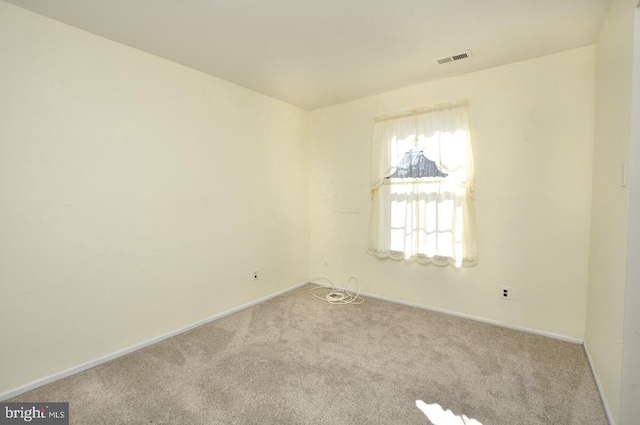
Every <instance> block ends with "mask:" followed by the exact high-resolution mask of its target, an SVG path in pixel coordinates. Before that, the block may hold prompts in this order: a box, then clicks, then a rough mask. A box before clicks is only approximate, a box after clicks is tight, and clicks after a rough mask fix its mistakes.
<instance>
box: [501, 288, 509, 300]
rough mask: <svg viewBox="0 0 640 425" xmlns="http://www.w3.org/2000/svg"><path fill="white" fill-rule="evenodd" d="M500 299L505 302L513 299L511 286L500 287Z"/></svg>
mask: <svg viewBox="0 0 640 425" xmlns="http://www.w3.org/2000/svg"><path fill="white" fill-rule="evenodd" d="M500 298H502V299H503V300H510V299H511V287H510V286H501V287H500Z"/></svg>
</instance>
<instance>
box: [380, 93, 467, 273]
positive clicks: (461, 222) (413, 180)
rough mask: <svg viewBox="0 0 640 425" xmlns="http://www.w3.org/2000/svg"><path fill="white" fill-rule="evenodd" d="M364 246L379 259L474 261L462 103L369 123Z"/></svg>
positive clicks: (464, 264)
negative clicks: (369, 201) (369, 175)
mask: <svg viewBox="0 0 640 425" xmlns="http://www.w3.org/2000/svg"><path fill="white" fill-rule="evenodd" d="M372 160H373V163H372V187H371V193H372V205H371V217H370V227H369V246H368V250H367V251H368V252H369V253H370V254H372V255H375V256H377V257H379V258H391V259H394V260H408V261H417V262H419V263H422V264H428V263H433V264H437V265H453V266H455V267H470V266H474V265H475V264H476V263H477V247H476V245H477V243H476V228H475V209H474V199H475V198H474V185H473V176H474V173H473V158H472V150H471V138H470V135H469V113H468V105H467V103H466V102H464V103H458V104H455V105H448V106H444V107H437V108H425V109H421V110H416V111H410V112H407V113H403V114H398V115H394V116H387V117H379V118H377V119H376V120H375V123H374V137H373V158H372Z"/></svg>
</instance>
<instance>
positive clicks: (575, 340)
mask: <svg viewBox="0 0 640 425" xmlns="http://www.w3.org/2000/svg"><path fill="white" fill-rule="evenodd" d="M309 283H313V284H316V285H320V286H331V285H329V284H328V283H327V282H324V281H321V280H311V281H309ZM333 287H334V288H338V289H348V288H342V287H339V286H336V285H333ZM348 290H349V291H351V292H353V291H354V290H353V289H352V288H351V289H348ZM360 295H362V296H363V297H369V298H375V299H377V300H381V301H388V302H392V303H395V304H402V305H406V306H408V307H415V308H420V309H422V310H427V311H433V312H435V313H442V314H447V315H449V316H455V317H460V318H463V319H469V320H473V321H476V322H481V323H487V324H489V325H495V326H500V327H503V328H507V329H513V330H516V331H522V332H527V333H531V334H536V335H541V336H546V337H549V338H554V339H559V340H562V341H566V342H571V343H573V344H582V343H583V340H582V339H580V338H573V337H570V336H565V335H559V334H554V333H551V332H545V331H540V330H537V329H530V328H525V327H522V326H514V325H510V324H508V323H503V322H498V321H494V320H490V319H485V318H483V317H477V316H472V315H469V314H463V313H458V312H455V311H451V310H445V309H441V308H434V307H429V306H425V305H422V304H416V303H412V302H407V301H402V300H396V299H393V298H388V297H384V296H381V295H376V294H369V293H367V292H360Z"/></svg>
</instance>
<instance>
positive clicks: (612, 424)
mask: <svg viewBox="0 0 640 425" xmlns="http://www.w3.org/2000/svg"><path fill="white" fill-rule="evenodd" d="M582 345H583V347H584V352H585V353H586V354H587V360H588V361H589V367H590V368H591V374H592V375H593V379H594V380H595V381H596V387H598V392H599V393H600V398H601V399H602V404H603V405H604V412H605V413H606V415H607V420H608V421H609V425H616V421H614V420H613V415H612V414H611V409H609V403H608V402H607V397H606V396H605V395H604V391H603V390H602V385H601V384H600V378H598V374H597V373H596V370H595V368H594V367H593V361H592V360H591V354H590V353H589V348H588V347H587V342H586V341H585V342H584V343H583V344H582Z"/></svg>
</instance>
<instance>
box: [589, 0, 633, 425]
mask: <svg viewBox="0 0 640 425" xmlns="http://www.w3.org/2000/svg"><path fill="white" fill-rule="evenodd" d="M634 2H635V0H634V1H630V0H614V1H613V3H612V5H611V7H610V9H609V12H608V15H607V17H606V19H605V22H604V24H603V26H602V29H601V31H600V35H599V37H598V42H597V44H596V98H595V104H596V114H595V141H594V163H593V199H592V221H591V241H590V254H589V284H588V302H587V319H586V335H585V345H586V346H587V349H588V351H589V353H590V356H591V359H592V363H593V366H594V369H595V373H596V376H597V377H598V380H599V382H600V385H601V388H602V391H603V395H604V399H605V402H606V405H607V406H608V409H609V411H610V414H611V416H612V418H613V420H614V421H616V422H617V421H618V418H619V409H620V377H621V362H622V331H623V318H624V297H625V280H626V261H627V230H628V213H629V210H628V208H629V191H628V188H623V187H622V186H621V164H622V162H623V161H628V160H629V150H630V141H631V90H632V72H631V70H632V59H633V20H634V6H635V4H634ZM636 166H637V165H636Z"/></svg>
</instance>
